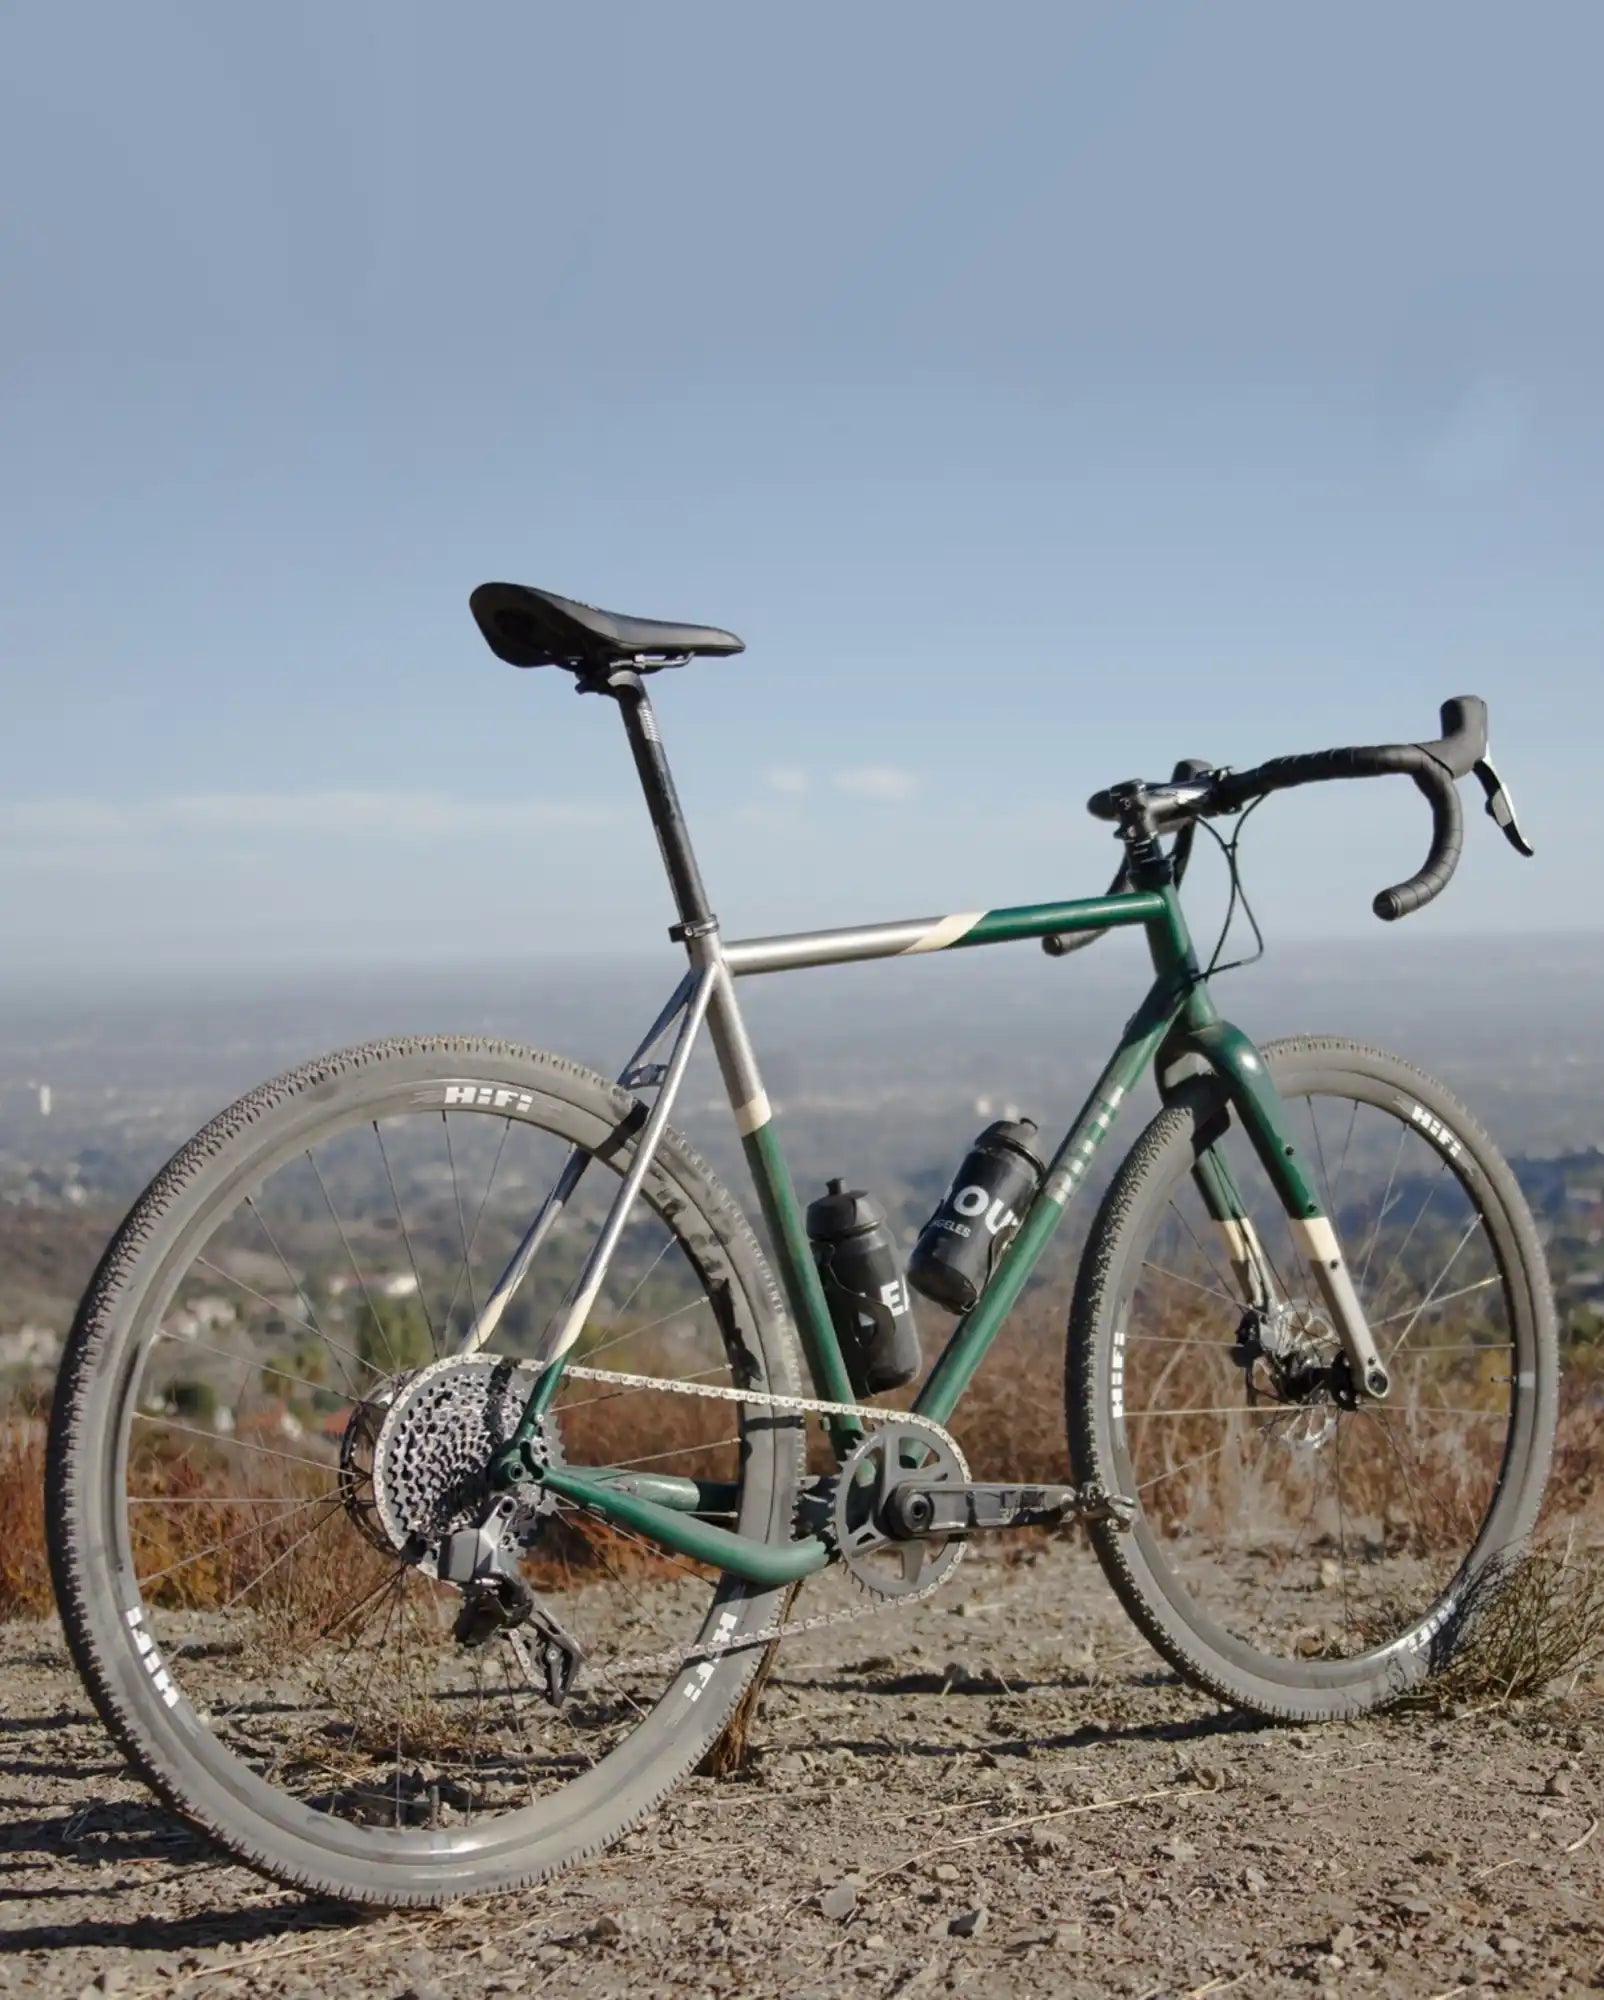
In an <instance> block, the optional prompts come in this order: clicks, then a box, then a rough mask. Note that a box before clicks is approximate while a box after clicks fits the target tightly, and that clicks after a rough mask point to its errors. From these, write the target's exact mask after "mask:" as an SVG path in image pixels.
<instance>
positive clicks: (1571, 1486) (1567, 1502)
mask: <svg viewBox="0 0 1604 2000" xmlns="http://www.w3.org/2000/svg"><path fill="white" fill-rule="evenodd" d="M1601 1501H1604V1383H1601V1382H1600V1379H1599V1377H1598V1375H1597V1374H1596V1373H1582V1372H1580V1371H1578V1372H1577V1373H1575V1374H1566V1375H1563V1376H1562V1377H1561V1378H1560V1399H1559V1430H1558V1433H1557V1435H1556V1436H1555V1439H1554V1463H1553V1467H1552V1469H1551V1470H1550V1472H1549V1475H1548V1490H1547V1493H1546V1495H1545V1496H1544V1501H1543V1518H1544V1521H1545V1522H1553V1523H1558V1522H1560V1521H1567V1520H1575V1519H1577V1518H1579V1517H1580V1516H1582V1515H1584V1514H1589V1513H1592V1512H1594V1511H1595V1510H1597V1509H1598V1508H1599V1506H1600V1503H1601Z"/></svg>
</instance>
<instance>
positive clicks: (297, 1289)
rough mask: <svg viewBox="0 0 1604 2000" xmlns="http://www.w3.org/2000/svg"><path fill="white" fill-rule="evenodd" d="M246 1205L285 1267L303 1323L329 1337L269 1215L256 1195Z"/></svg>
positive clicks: (316, 1332)
mask: <svg viewBox="0 0 1604 2000" xmlns="http://www.w3.org/2000/svg"><path fill="white" fill-rule="evenodd" d="M244 1206H245V1207H246V1208H248V1209H249V1210H250V1212H251V1218H252V1220H253V1221H254V1222H255V1224H256V1226H257V1228H258V1229H260V1230H261V1232H262V1234H263V1235H264V1236H265V1237H266V1238H267V1240H268V1242H269V1243H270V1244H271V1245H272V1247H273V1255H274V1256H275V1257H276V1258H277V1259H278V1261H279V1263H280V1264H281V1265H282V1266H283V1268H284V1275H285V1277H286V1278H287V1279H288V1280H289V1283H290V1290H291V1291H292V1292H294V1294H295V1296H296V1297H297V1298H298V1299H299V1300H300V1302H301V1306H302V1309H303V1310H304V1312H305V1313H306V1319H305V1320H304V1321H303V1322H302V1324H303V1325H308V1326H310V1329H311V1331H312V1332H313V1333H315V1334H316V1335H317V1337H318V1339H319V1340H325V1339H327V1337H328V1336H327V1335H326V1334H325V1333H324V1331H323V1329H322V1327H320V1326H319V1325H318V1323H317V1315H316V1313H314V1312H313V1310H312V1301H311V1300H310V1299H309V1298H308V1297H307V1296H306V1293H305V1291H304V1290H303V1289H302V1287H301V1281H300V1279H299V1278H298V1277H296V1275H295V1273H294V1272H293V1271H292V1270H291V1269H290V1265H289V1259H288V1258H287V1257H286V1256H285V1255H284V1252H283V1251H282V1250H281V1249H280V1248H279V1247H278V1238H277V1237H276V1236H275V1235H274V1234H273V1232H272V1230H271V1229H269V1228H268V1226H267V1217H266V1216H265V1215H263V1213H262V1211H261V1210H260V1209H259V1208H258V1207H257V1206H256V1197H255V1195H253V1194H248V1195H247V1196H246V1197H245V1201H244ZM269 1303H271V1301H269Z"/></svg>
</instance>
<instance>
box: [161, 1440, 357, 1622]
mask: <svg viewBox="0 0 1604 2000" xmlns="http://www.w3.org/2000/svg"><path fill="white" fill-rule="evenodd" d="M332 1473H333V1467H332V1466H331V1467H330V1468H329V1472H328V1473H327V1474H324V1473H320V1472H318V1471H315V1470H313V1469H311V1468H298V1467H286V1468H284V1469H283V1470H278V1469H275V1470H274V1471H273V1472H271V1473H266V1474H263V1473H256V1474H254V1475H253V1476H254V1479H255V1484H254V1485H253V1486H252V1488H251V1490H250V1491H248V1492H242V1491H240V1490H239V1479H240V1474H239V1472H238V1470H237V1468H235V1467H233V1466H232V1465H231V1464H230V1460H229V1455H228V1448H227V1446H226V1444H225V1443H224V1442H222V1441H221V1440H220V1441H219V1444H218V1446H217V1447H216V1448H215V1449H211V1448H201V1449H195V1448H193V1447H187V1448H186V1449H185V1450H183V1451H181V1452H177V1453H175V1452H172V1451H171V1450H170V1449H168V1441H167V1440H166V1439H165V1438H164V1437H163V1435H162V1434H161V1433H160V1432H157V1433H156V1434H155V1436H154V1438H153V1441H152V1443H151V1445H150V1446H149V1447H148V1448H147V1449H146V1450H145V1451H143V1452H142V1453H141V1454H140V1456H139V1458H138V1459H137V1460H136V1461H135V1466H134V1481H135V1490H136V1491H137V1492H138V1493H139V1495H140V1496H141V1498H140V1502H139V1504H137V1505H133V1506H131V1507H130V1509H129V1521H130V1539H131V1542H132V1547H133V1556H134V1566H135V1569H136V1571H137V1573H138V1575H139V1577H140V1579H141V1590H142V1592H143V1595H144V1596H145V1598H146V1600H147V1602H149V1603H151V1604H154V1605H161V1606H163V1607H164V1608H167V1609H175V1610H186V1611H213V1610H217V1609H220V1608H221V1607H223V1606H225V1605H241V1606H244V1607H245V1608H246V1609H248V1610H249V1611H251V1612H252V1613H253V1614H254V1615H255V1618H256V1622H257V1627H258V1631H259V1635H260V1637H261V1638H262V1639H263V1640H264V1641H265V1642H269V1643H271V1641H272V1640H273V1638H274V1636H275V1635H277V1636H278V1637H279V1638H281V1639H282V1641H283V1642H284V1643H285V1644H286V1645H295V1644H302V1643H304V1642H305V1639H306V1637H307V1635H308V1634H309V1633H316V1632H320V1631H323V1630H324V1629H326V1628H327V1627H329V1626H330V1625H331V1624H333V1623H334V1622H335V1621H336V1620H337V1619H338V1618H339V1617H340V1616H341V1614H342V1613H344V1612H346V1611H347V1610H348V1609H349V1607H350V1606H351V1605H352V1604H353V1603H355V1602H357V1601H359V1600H360V1599H361V1598H362V1597H363V1596H364V1595H365V1594H366V1593H367V1592H369V1591H371V1590H373V1589H375V1588H376V1587H377V1586H378V1585H379V1584H381V1583H382V1582H383V1581H384V1579H385V1578H386V1577H387V1576H390V1575H393V1574H394V1570H395V1561H394V1558H393V1557H386V1556H385V1555H383V1554H382V1553H381V1552H380V1551H379V1550H378V1549H377V1548H375V1547H374V1546H373V1545H372V1544H371V1543H370V1542H369V1541H368V1540H367V1539H366V1538H365V1537H364V1536H362V1535H361V1534H359V1533H357V1532H356V1531H355V1529H354V1528H353V1527H352V1525H351V1523H350V1520H349V1518H348V1516H347V1515H346V1512H345V1509H344V1506H343V1505H342V1503H341V1501H340V1500H339V1498H338V1496H337V1495H336V1494H334V1493H333V1492H332V1491H331V1484H332V1479H331V1475H332Z"/></svg>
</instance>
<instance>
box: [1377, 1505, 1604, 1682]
mask: <svg viewBox="0 0 1604 2000" xmlns="http://www.w3.org/2000/svg"><path fill="white" fill-rule="evenodd" d="M1601 1668H1604V1553H1601V1552H1600V1551H1599V1550H1598V1549H1595V1548H1578V1547H1577V1546H1576V1538H1575V1537H1574V1536H1567V1537H1566V1538H1565V1539H1564V1540H1563V1541H1553V1542H1547V1543H1537V1544H1534V1545H1533V1546H1531V1547H1529V1548H1526V1549H1520V1550H1511V1551H1509V1552H1508V1553H1507V1554H1505V1555H1503V1556H1501V1557H1498V1558H1495V1559H1494V1560H1493V1561H1492V1562H1490V1563H1488V1564H1487V1566H1486V1568H1485V1569H1483V1571H1482V1572H1481V1575H1480V1576H1479V1577H1478V1578H1477V1580H1476V1582H1475V1583H1474V1584H1473V1585H1472V1586H1471V1589H1470V1590H1469V1592H1468V1593H1467V1594H1466V1597H1465V1599H1464V1601H1463V1603H1462V1604H1461V1605H1460V1607H1459V1610H1458V1612H1457V1614H1456V1615H1455V1617H1454V1618H1453V1619H1452V1620H1451V1621H1450V1623H1449V1625H1448V1626H1447V1627H1445V1628H1444V1630H1443V1632H1442V1633H1441V1634H1440V1635H1439V1639H1438V1642H1437V1647H1436V1651H1435V1655H1434V1671H1433V1673H1432V1675H1431V1677H1430V1678H1429V1679H1428V1680H1426V1681H1424V1682H1422V1683H1421V1685H1420V1686H1419V1687H1418V1688H1417V1689H1416V1690H1415V1691H1414V1693H1413V1694H1412V1696H1411V1697H1410V1700H1409V1704H1408V1705H1411V1706H1415V1707H1422V1706H1424V1707H1432V1708H1449V1707H1461V1706H1465V1705H1474V1706H1478V1707H1484V1706H1488V1705H1496V1704H1499V1703H1502V1702H1508V1701H1519V1700H1524V1699H1529V1698H1530V1697H1532V1696H1534V1695H1541V1694H1544V1693H1546V1692H1547V1691H1548V1690H1549V1689H1550V1688H1552V1687H1554V1686H1555V1684H1556V1683H1557V1682H1560V1681H1565V1682H1568V1684H1569V1688H1568V1690H1567V1691H1569V1690H1573V1689H1574V1688H1575V1687H1576V1686H1577V1685H1578V1684H1579V1683H1580V1682H1581V1681H1582V1680H1583V1679H1584V1678H1586V1677H1587V1676H1589V1675H1591V1674H1595V1673H1597V1672H1598V1671H1599V1670H1600V1669H1601Z"/></svg>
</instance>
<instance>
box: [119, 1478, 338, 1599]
mask: <svg viewBox="0 0 1604 2000" xmlns="http://www.w3.org/2000/svg"><path fill="white" fill-rule="evenodd" d="M329 1498H330V1496H329V1494H328V1493H320V1494H318V1495H317V1496H316V1497H315V1498H313V1499H311V1500H303V1501H302V1502H301V1504H300V1505H299V1506H298V1507H295V1508H292V1509H291V1511H290V1512H289V1513H288V1514H275V1515H274V1516H273V1518H272V1519H271V1520H270V1521H253V1522H252V1523H251V1525H250V1526H249V1527H248V1528H242V1529H241V1530H240V1532H239V1533H238V1534H237V1535H225V1536H224V1537H223V1539H222V1540H221V1541H218V1542H212V1543H210V1544H209V1545H208V1546H207V1547H206V1548H204V1549H197V1550H196V1551H195V1553H194V1554H193V1555H189V1556H180V1557H179V1559H178V1561H177V1562H173V1563H169V1564H168V1565H167V1567H166V1568H165V1569H158V1570H152V1571H151V1572H150V1573H149V1574H148V1575H145V1576H137V1575H136V1577H135V1578H134V1582H135V1585H136V1587H137V1588H138V1589H139V1590H140V1592H141V1593H143V1592H144V1591H146V1590H148V1589H149V1588H150V1586H151V1585H152V1584H153V1583H160V1582H161V1580H162V1578H163V1577H167V1576H176V1575H177V1573H178V1572H179V1570H181V1569H188V1568H189V1566H190V1564H191V1563H197V1562H204V1561H205V1559H206V1558H207V1556H215V1555H218V1554H220V1553H221V1552H222V1551H223V1550H224V1549H231V1548H234V1547H235V1546H236V1545H237V1544H238V1543H240V1542H248V1541H249V1540H250V1538H251V1536H252V1535H262V1534H266V1533H267V1532H268V1530H269V1529H273V1528H277V1527H278V1526H279V1524H280V1523H281V1522H284V1521H292V1520H294V1518H295V1516H296V1515H297V1514H304V1513H305V1512H306V1511H307V1510H308V1509H309V1508H312V1507H316V1506H318V1505H319V1504H323V1506H324V1511H323V1514H322V1515H321V1517H320V1518H319V1519H318V1520H316V1521H314V1522H313V1523H312V1532H313V1533H316V1531H317V1530H318V1529H319V1528H321V1527H322V1525H323V1523H324V1521H328V1520H332V1519H333V1517H334V1516H335V1515H336V1514H337V1513H338V1512H339V1510H340V1507H341V1505H342V1504H343V1503H342V1502H341V1500H340V1498H339V1496H338V1495H335V1496H334V1499H333V1504H332V1505H329V1504H326V1503H328V1501H329ZM213 1504H214V1505H222V1506H230V1505H233V1506H238V1505H240V1504H241V1503H240V1502H239V1501H232V1502H231V1501H222V1502H214V1503H213ZM244 1504H246V1505H249V1502H245V1503H244ZM302 1540H303V1541H304V1540H305V1537H304V1536H303V1537H302ZM295 1546H296V1547H297V1548H299V1546H300V1543H299V1542H297V1543H296V1544H295ZM231 1601H232V1600H231Z"/></svg>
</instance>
